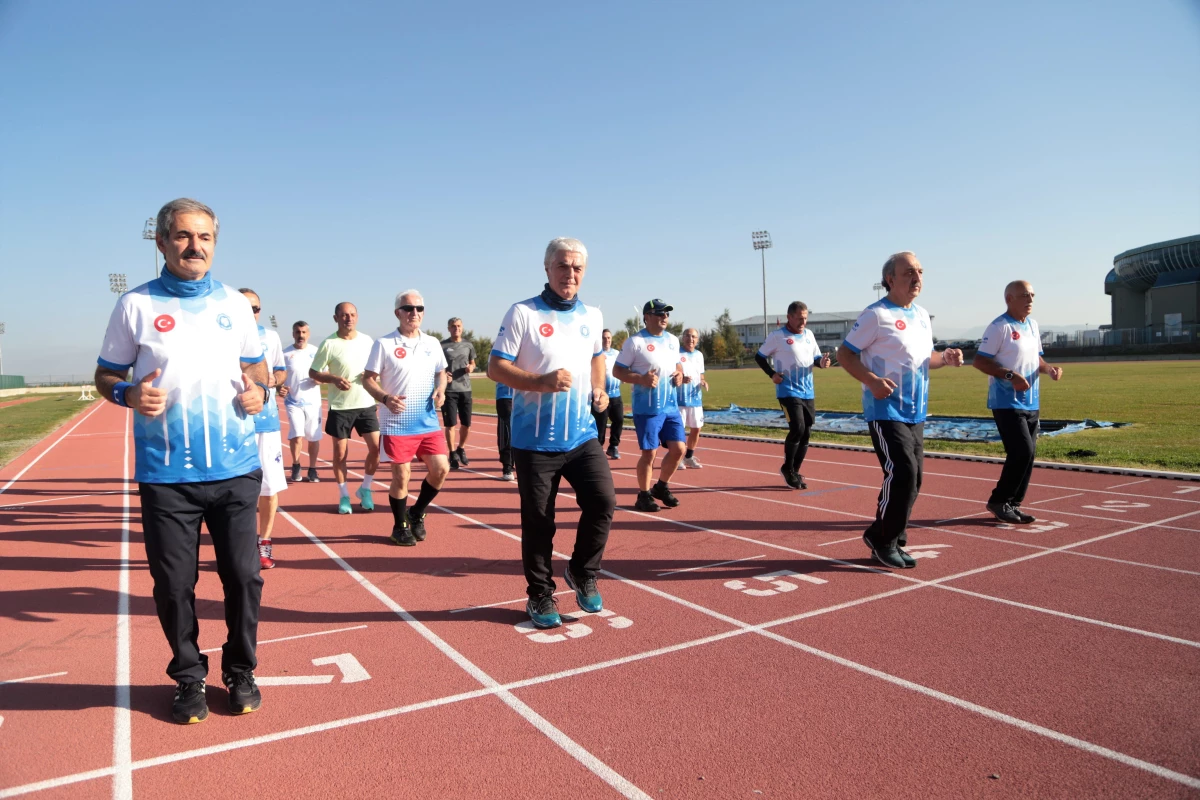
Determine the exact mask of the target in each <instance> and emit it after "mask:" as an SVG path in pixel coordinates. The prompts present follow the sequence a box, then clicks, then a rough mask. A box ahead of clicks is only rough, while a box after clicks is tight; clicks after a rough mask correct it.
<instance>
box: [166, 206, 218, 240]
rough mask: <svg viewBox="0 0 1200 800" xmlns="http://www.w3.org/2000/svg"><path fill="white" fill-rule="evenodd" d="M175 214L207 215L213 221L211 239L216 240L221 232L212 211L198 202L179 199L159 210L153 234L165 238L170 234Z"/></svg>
mask: <svg viewBox="0 0 1200 800" xmlns="http://www.w3.org/2000/svg"><path fill="white" fill-rule="evenodd" d="M176 214H207V215H208V218H209V219H211V220H212V221H213V238H214V239H215V238H217V236H218V234H220V232H221V221H220V220H218V219H217V215H216V214H214V213H213V210H212V209H211V208H209V207H208V206H206V205H204V203H201V202H200V201H199V200H192V199H191V198H190V197H180V198H179V199H178V200H172V201H171V202H169V203H167V204H166V205H165V206H163V207H162V208H160V209H159V210H158V219H157V220H155V222H154V225H155V228H154V232H155V233H156V234H157V235H158V236H161V237H163V238H166V236H167V234H169V233H170V232H171V226H172V225H174V224H175V215H176Z"/></svg>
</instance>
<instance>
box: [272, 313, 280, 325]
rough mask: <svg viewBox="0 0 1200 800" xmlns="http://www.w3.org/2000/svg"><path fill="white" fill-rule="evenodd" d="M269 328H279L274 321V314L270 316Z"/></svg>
mask: <svg viewBox="0 0 1200 800" xmlns="http://www.w3.org/2000/svg"><path fill="white" fill-rule="evenodd" d="M271 327H272V328H278V327H279V323H278V322H276V321H275V315H274V314H272V315H271Z"/></svg>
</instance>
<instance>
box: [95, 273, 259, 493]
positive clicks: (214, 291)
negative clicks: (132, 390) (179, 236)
mask: <svg viewBox="0 0 1200 800" xmlns="http://www.w3.org/2000/svg"><path fill="white" fill-rule="evenodd" d="M163 276H164V277H163V278H156V279H154V280H152V281H150V282H149V283H145V284H142V285H141V286H139V287H137V288H136V289H134V290H132V291H130V292H127V293H126V294H123V295H121V298H120V299H119V300H117V305H116V308H114V309H113V313H112V316H111V317H110V318H109V320H108V330H107V331H106V332H105V334H104V344H103V345H102V347H101V349H100V357H99V358H98V359H97V362H98V363H99V364H100V366H102V367H105V368H107V369H111V370H114V371H117V372H124V371H125V370H127V369H129V368H130V367H133V380H134V382H137V381H140V380H141V379H142V378H144V377H145V376H147V375H149V374H150V373H151V372H153V371H154V370H156V369H161V370H162V374H161V375H159V376H158V378H156V379H155V380H154V384H153V385H154V386H155V387H157V388H159V389H163V390H165V391H166V392H167V409H166V411H165V412H164V413H163V414H160V415H159V416H157V417H145V416H142V415H141V414H139V413H137V412H136V411H135V412H134V415H133V437H134V452H135V454H136V463H137V466H136V469H135V472H134V480H136V481H138V482H139V483H199V482H200V481H218V480H225V479H227V478H236V477H238V476H239V475H245V474H247V473H250V472H253V471H254V470H256V469H258V468H259V462H258V443H257V441H256V440H255V437H254V420H253V419H252V418H250V417H248V416H246V413H245V412H244V411H242V407H241V405H240V404H239V403H238V401H237V396H238V395H239V394H241V393H242V392H243V391H244V390H245V387H244V384H243V382H242V369H241V365H242V364H253V363H256V362H259V361H262V360H263V348H262V342H260V341H259V338H258V326H257V324H256V323H255V321H254V313H253V312H252V311H251V310H250V301H249V300H247V299H246V298H245V297H244V296H243V295H242V294H241V293H240V292H236V291H234V290H233V289H231V288H229V287H228V286H226V285H225V284H223V283H221V282H219V281H215V280H211V279H208V278H206V279H205V280H204V281H203V282H201V281H186V282H185V281H179V280H178V279H177V278H175V277H174V276H173V275H171V274H170V273H168V272H166V271H165V270H164V272H163ZM164 278H165V281H164ZM199 283H203V285H204V289H203V290H202V291H201V293H199V294H195V295H194V296H179V294H176V293H173V292H172V291H171V288H172V287H173V286H174V285H176V284H187V285H194V284H199Z"/></svg>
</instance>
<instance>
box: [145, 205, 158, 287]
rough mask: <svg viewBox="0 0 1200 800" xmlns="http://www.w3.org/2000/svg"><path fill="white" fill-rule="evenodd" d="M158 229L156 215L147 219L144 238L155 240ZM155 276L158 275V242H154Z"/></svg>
mask: <svg viewBox="0 0 1200 800" xmlns="http://www.w3.org/2000/svg"><path fill="white" fill-rule="evenodd" d="M157 229H158V224H157V223H156V222H155V221H154V217H151V218H150V219H148V220H146V225H145V227H143V228H142V238H143V239H149V240H150V241H152V242H154V232H155V231H156V230H157ZM154 277H156V278H157V277H158V243H157V242H155V243H154Z"/></svg>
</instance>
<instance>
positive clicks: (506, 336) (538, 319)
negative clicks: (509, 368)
mask: <svg viewBox="0 0 1200 800" xmlns="http://www.w3.org/2000/svg"><path fill="white" fill-rule="evenodd" d="M603 332H604V317H603V315H601V313H600V309H598V308H594V307H592V306H588V305H584V304H583V303H582V302H580V301H579V300H578V299H576V301H575V305H574V306H573V307H572V308H571V310H569V311H557V310H555V309H553V308H551V307H550V306H549V305H547V304H546V301H544V300H542V298H541V297H531V298H529V299H528V300H522V301H521V302H519V303H515V304H514V305H513V306H512V308H510V309H509V310H508V313H507V314H505V315H504V320H503V322H501V323H500V331H499V332H498V333H497V334H496V341H495V342H494V343H493V344H492V353H491V354H492V355H494V356H496V357H497V358H503V359H505V360H506V361H511V362H512V363H513V364H514V365H515V366H516V367H517V368H518V369H522V370H524V371H526V372H532V373H534V374H537V375H544V374H546V373H547V372H553V371H554V370H559V369H565V370H568V371H570V373H571V388H570V390H568V391H566V392H557V393H549V392H525V391H520V390H515V389H514V390H513V410H512V446H513V447H515V448H518V449H520V450H541V451H546V452H566V451H569V450H574V449H575V448H576V447H579V446H580V445H582V444H584V443H585V442H587V440H588V439H595V438H596V421H595V419H593V418H592V359H593V358H594V357H595V356H598V355H600V354H601V352H602V350H601V347H602V345H601V334H603Z"/></svg>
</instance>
